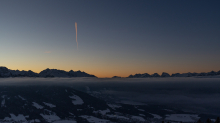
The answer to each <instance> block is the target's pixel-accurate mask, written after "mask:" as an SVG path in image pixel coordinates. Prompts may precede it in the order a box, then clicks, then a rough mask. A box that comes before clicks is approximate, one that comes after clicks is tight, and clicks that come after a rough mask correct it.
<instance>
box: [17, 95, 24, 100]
mask: <svg viewBox="0 0 220 123" xmlns="http://www.w3.org/2000/svg"><path fill="white" fill-rule="evenodd" d="M18 97H19V98H21V99H22V100H26V99H25V98H23V97H22V96H20V95H18Z"/></svg>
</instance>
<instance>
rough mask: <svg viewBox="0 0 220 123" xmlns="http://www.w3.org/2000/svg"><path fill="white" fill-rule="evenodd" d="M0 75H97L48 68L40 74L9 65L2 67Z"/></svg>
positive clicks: (3, 76)
mask: <svg viewBox="0 0 220 123" xmlns="http://www.w3.org/2000/svg"><path fill="white" fill-rule="evenodd" d="M0 77H2V78H5V77H96V76H94V75H90V74H87V73H85V72H81V71H73V70H70V71H69V72H67V71H64V70H57V69H49V68H47V69H45V70H43V71H41V72H40V73H39V74H38V73H35V72H33V71H31V70H29V71H24V70H22V71H19V70H10V69H8V68H7V67H0Z"/></svg>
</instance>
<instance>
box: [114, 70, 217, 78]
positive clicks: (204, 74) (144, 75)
mask: <svg viewBox="0 0 220 123" xmlns="http://www.w3.org/2000/svg"><path fill="white" fill-rule="evenodd" d="M216 75H220V70H219V71H218V72H215V71H211V72H208V73H204V72H202V73H190V72H189V73H182V74H180V73H175V74H172V75H170V74H168V73H166V72H163V73H162V74H161V75H159V74H158V73H154V74H152V75H150V74H148V73H144V74H135V75H130V76H128V77H127V78H146V77H192V76H216ZM113 78H120V77H117V76H114V77H113Z"/></svg>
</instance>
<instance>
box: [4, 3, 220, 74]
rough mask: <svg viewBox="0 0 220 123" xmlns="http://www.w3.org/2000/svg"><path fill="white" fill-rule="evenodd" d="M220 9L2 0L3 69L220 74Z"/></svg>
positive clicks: (211, 5) (201, 5)
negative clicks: (212, 72)
mask: <svg viewBox="0 0 220 123" xmlns="http://www.w3.org/2000/svg"><path fill="white" fill-rule="evenodd" d="M219 6H220V1H218V0H213V1H208V0H206V1H202V0H193V1H186V0H181V1H180V0H178V1H177V0H169V1H165V0H152V1H146V0H138V1H135V0H103V1H100V0H78V1H76V0H64V1H63V0H31V1H30V0H1V1H0V57H1V59H0V66H6V67H8V68H10V69H20V70H23V69H24V70H29V69H31V70H33V71H35V72H40V71H41V70H43V69H45V68H57V69H63V70H67V71H68V70H70V69H73V70H83V71H85V72H88V73H90V74H94V75H96V76H98V77H111V76H113V75H118V76H128V75H129V74H135V73H145V72H146V73H150V74H152V73H154V72H158V73H161V72H168V73H175V72H180V73H183V72H207V71H211V70H215V71H217V70H220V64H219V61H220V57H219V56H220V48H219V47H220V7H219ZM75 22H77V26H78V36H77V37H78V49H77V45H76V31H75Z"/></svg>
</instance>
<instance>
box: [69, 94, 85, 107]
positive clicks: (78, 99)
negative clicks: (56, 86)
mask: <svg viewBox="0 0 220 123" xmlns="http://www.w3.org/2000/svg"><path fill="white" fill-rule="evenodd" d="M69 97H70V98H71V99H75V100H72V103H73V104H74V105H82V104H83V103H84V102H83V100H82V99H81V98H80V97H79V96H77V95H73V96H69Z"/></svg>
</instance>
